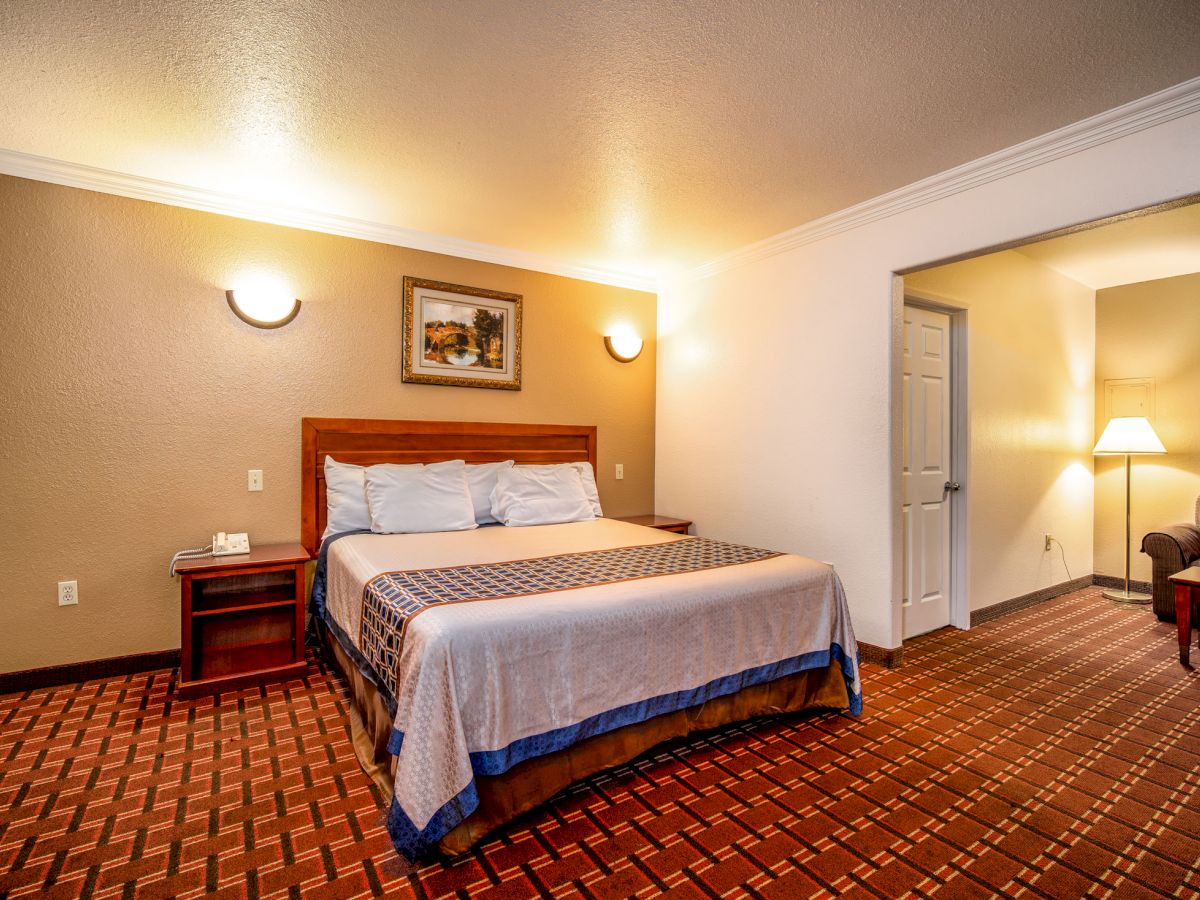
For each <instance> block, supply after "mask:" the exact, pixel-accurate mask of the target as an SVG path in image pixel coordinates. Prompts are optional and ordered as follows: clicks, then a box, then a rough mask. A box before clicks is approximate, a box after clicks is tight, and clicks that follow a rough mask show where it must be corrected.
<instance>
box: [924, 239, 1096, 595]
mask: <svg viewBox="0 0 1200 900" xmlns="http://www.w3.org/2000/svg"><path fill="white" fill-rule="evenodd" d="M904 288H905V292H906V293H914V294H916V295H918V296H924V297H926V298H933V299H941V300H945V301H948V302H949V303H950V304H951V305H953V306H955V307H957V308H959V309H966V310H967V313H966V319H967V323H966V342H967V375H968V378H967V380H968V388H967V394H968V398H969V405H970V410H969V413H968V416H967V419H968V422H967V448H966V449H967V452H968V456H969V459H970V464H969V471H968V472H967V473H964V475H963V476H962V477H963V480H964V481H965V482H966V491H965V492H964V494H963V495H961V496H962V499H963V500H964V501H965V502H966V506H967V535H968V542H967V546H968V549H967V553H966V556H967V572H968V576H969V579H968V583H967V599H968V602H969V605H970V608H971V609H972V610H977V609H983V608H985V607H988V606H994V605H995V604H997V603H1002V602H1004V601H1005V600H1008V599H1011V598H1013V597H1020V596H1022V595H1023V594H1030V593H1033V592H1034V591H1037V590H1040V589H1042V588H1046V587H1050V586H1052V585H1056V584H1061V583H1062V582H1064V581H1067V580H1068V579H1069V577H1070V576H1074V577H1076V578H1079V577H1080V576H1083V575H1091V574H1092V500H1093V491H1092V445H1093V444H1094V436H1093V430H1094V429H1093V422H1092V420H1093V411H1094V406H1095V403H1094V398H1095V386H1094V385H1095V376H1094V373H1095V366H1096V292H1095V291H1093V290H1092V289H1091V288H1089V287H1087V286H1086V285H1082V284H1080V283H1079V282H1077V281H1072V280H1071V279H1070V278H1067V277H1066V276H1065V275H1061V274H1059V273H1058V272H1055V271H1054V270H1053V269H1051V268H1049V267H1047V266H1043V265H1041V264H1039V263H1036V262H1034V261H1033V260H1031V259H1029V258H1028V257H1025V256H1022V255H1021V254H1020V253H1016V252H1014V251H1011V250H1010V251H1006V252H1004V253H991V254H988V255H987V256H981V257H978V258H976V259H969V260H966V261H964V262H957V263H953V264H951V265H948V266H938V267H936V268H933V269H926V270H925V271H923V272H916V273H914V274H912V275H908V276H905V279H904ZM956 474H957V473H956ZM1046 533H1050V534H1052V535H1054V536H1055V537H1056V538H1057V539H1058V540H1059V541H1060V542H1061V552H1060V546H1059V545H1055V546H1053V547H1051V549H1050V550H1049V551H1048V552H1047V551H1046V549H1045V540H1044V539H1043V537H1042V535H1043V534H1046ZM1064 559H1065V564H1064Z"/></svg>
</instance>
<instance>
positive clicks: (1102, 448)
mask: <svg viewBox="0 0 1200 900" xmlns="http://www.w3.org/2000/svg"><path fill="white" fill-rule="evenodd" d="M1166 452H1167V448H1166V447H1164V446H1163V445H1162V441H1160V440H1159V439H1158V435H1157V434H1155V433H1154V429H1153V428H1152V427H1151V425H1150V422H1149V421H1148V420H1147V419H1146V418H1145V417H1144V416H1120V417H1117V418H1115V419H1109V420H1108V424H1107V425H1105V426H1104V433H1103V434H1101V435H1100V440H1098V441H1096V449H1095V450H1093V451H1092V453H1094V454H1095V455H1096V456H1122V455H1123V456H1124V457H1125V590H1123V591H1121V590H1116V589H1114V590H1111V591H1103V592H1102V594H1103V595H1104V596H1105V597H1107V598H1108V599H1109V600H1119V601H1121V602H1122V603H1149V602H1150V600H1151V599H1152V598H1151V596H1150V595H1149V594H1142V593H1139V592H1138V591H1131V590H1130V589H1129V542H1130V535H1129V476H1130V472H1131V468H1130V465H1129V457H1130V456H1131V455H1132V454H1134V453H1138V454H1141V453H1166Z"/></svg>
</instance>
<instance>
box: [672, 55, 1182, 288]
mask: <svg viewBox="0 0 1200 900" xmlns="http://www.w3.org/2000/svg"><path fill="white" fill-rule="evenodd" d="M1195 112H1200V78H1192V79H1190V80H1189V81H1184V82H1182V83H1180V84H1177V85H1175V86H1173V87H1169V88H1167V89H1166V90H1162V91H1158V92H1157V93H1154V94H1150V95H1148V96H1146V97H1142V98H1141V99H1138V100H1134V101H1132V102H1130V103H1126V104H1124V105H1123V106H1118V107H1115V108H1114V109H1110V110H1108V111H1107V112H1102V113H1099V114H1098V115H1095V116H1092V117H1090V118H1087V119H1082V120H1081V121H1079V122H1076V123H1074V124H1072V125H1067V126H1064V127H1063V128H1059V129H1057V130H1056V131H1050V132H1047V133H1046V134H1043V135H1041V136H1039V137H1035V138H1031V139H1030V140H1028V141H1024V142H1022V143H1020V144H1014V145H1013V146H1012V147H1008V148H1006V149H1004V150H999V151H997V152H996V153H992V154H989V155H988V156H981V157H980V158H979V159H976V160H972V161H971V162H968V163H964V164H963V165H961V166H956V167H955V168H953V169H947V170H946V171H944V172H939V173H938V174H937V175H931V176H930V177H928V178H924V179H922V180H921V181H916V182H913V183H912V184H909V185H906V186H905V187H902V188H898V189H896V190H894V191H891V192H889V193H887V194H881V195H879V196H878V197H873V198H872V199H870V200H866V201H864V202H862V203H859V204H857V205H855V206H850V207H847V208H846V209H843V210H839V211H838V212H835V213H831V214H830V215H827V216H824V217H822V218H820V219H814V220H813V221H811V222H808V223H806V224H804V225H800V226H798V227H796V228H792V229H790V230H788V231H784V232H781V233H780V234H776V235H773V236H771V237H769V238H765V239H763V240H761V241H757V242H755V243H753V244H747V245H746V246H744V247H741V248H739V249H737V250H733V251H731V252H729V253H725V254H722V255H721V256H718V257H715V258H713V259H711V260H709V261H708V262H705V263H702V264H701V265H699V266H696V267H695V268H693V269H691V270H689V271H687V272H685V273H682V275H681V276H680V278H679V280H680V281H695V280H699V279H702V278H708V277H710V276H712V275H716V274H717V273H719V272H724V271H727V270H729V269H734V268H737V267H739V266H744V265H747V264H748V263H753V262H758V261H759V260H763V259H766V258H768V257H771V256H775V255H777V254H780V253H786V252H787V251H789V250H793V249H795V248H797V247H802V246H804V245H805V244H811V243H813V242H815V241H819V240H822V239H824V238H827V237H831V236H832V235H835V234H839V233H841V232H843V231H849V230H851V229H853V228H858V227H859V226H861V225H866V224H868V223H870V222H876V221H878V220H880V219H885V218H887V217H889V216H894V215H896V214H897V213H902V212H905V211H906V210H910V209H914V208H916V207H918V206H924V205H925V204H927V203H932V202H934V201H935V200H941V199H943V198H945V197H949V196H951V195H953V194H958V193H962V192H963V191H969V190H971V189H972V188H977V187H980V186H981V185H985V184H988V183H989V182H992V181H996V180H998V179H1001V178H1005V177H1007V176H1009V175H1015V174H1016V173H1018V172H1023V171H1025V170H1026V169H1032V168H1034V167H1036V166H1040V165H1043V164H1044V163H1048V162H1051V161H1053V160H1056V159H1061V158H1062V157H1064V156H1070V155H1072V154H1074V153H1079V152H1080V151H1082V150H1087V149H1088V148H1089V147H1095V146H1097V145H1099V144H1104V143H1107V142H1108V141H1113V140H1116V139H1117V138H1121V137H1125V136H1126V135H1130V134H1134V133H1136V132H1139V131H1144V130H1145V129H1147V128H1151V127H1153V126H1155V125H1159V124H1162V123H1164V122H1170V121H1172V120H1173V119H1179V118H1182V117H1183V116H1187V115H1191V114H1192V113H1195Z"/></svg>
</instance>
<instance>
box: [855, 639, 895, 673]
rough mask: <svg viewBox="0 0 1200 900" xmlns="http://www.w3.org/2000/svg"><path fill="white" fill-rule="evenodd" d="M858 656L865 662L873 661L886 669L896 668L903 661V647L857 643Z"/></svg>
mask: <svg viewBox="0 0 1200 900" xmlns="http://www.w3.org/2000/svg"><path fill="white" fill-rule="evenodd" d="M858 656H859V659H861V660H862V661H863V662H865V663H874V664H875V665H877V666H883V667H884V668H887V669H898V668H900V666H901V664H903V662H904V648H903V647H892V648H890V649H889V648H887V647H876V646H875V645H874V644H864V643H862V641H859V643H858Z"/></svg>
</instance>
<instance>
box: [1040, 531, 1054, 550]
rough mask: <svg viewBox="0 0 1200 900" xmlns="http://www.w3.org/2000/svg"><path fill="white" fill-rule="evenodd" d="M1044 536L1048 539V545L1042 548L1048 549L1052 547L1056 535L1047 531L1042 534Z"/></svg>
mask: <svg viewBox="0 0 1200 900" xmlns="http://www.w3.org/2000/svg"><path fill="white" fill-rule="evenodd" d="M1042 537H1043V538H1045V541H1046V545H1045V546H1044V547H1043V548H1042V549H1043V550H1047V551H1048V550H1049V549H1050V544H1051V542H1052V541H1053V540H1054V535H1052V534H1051V533H1050V532H1048V531H1047V532H1045V533H1044V534H1043V535H1042Z"/></svg>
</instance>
